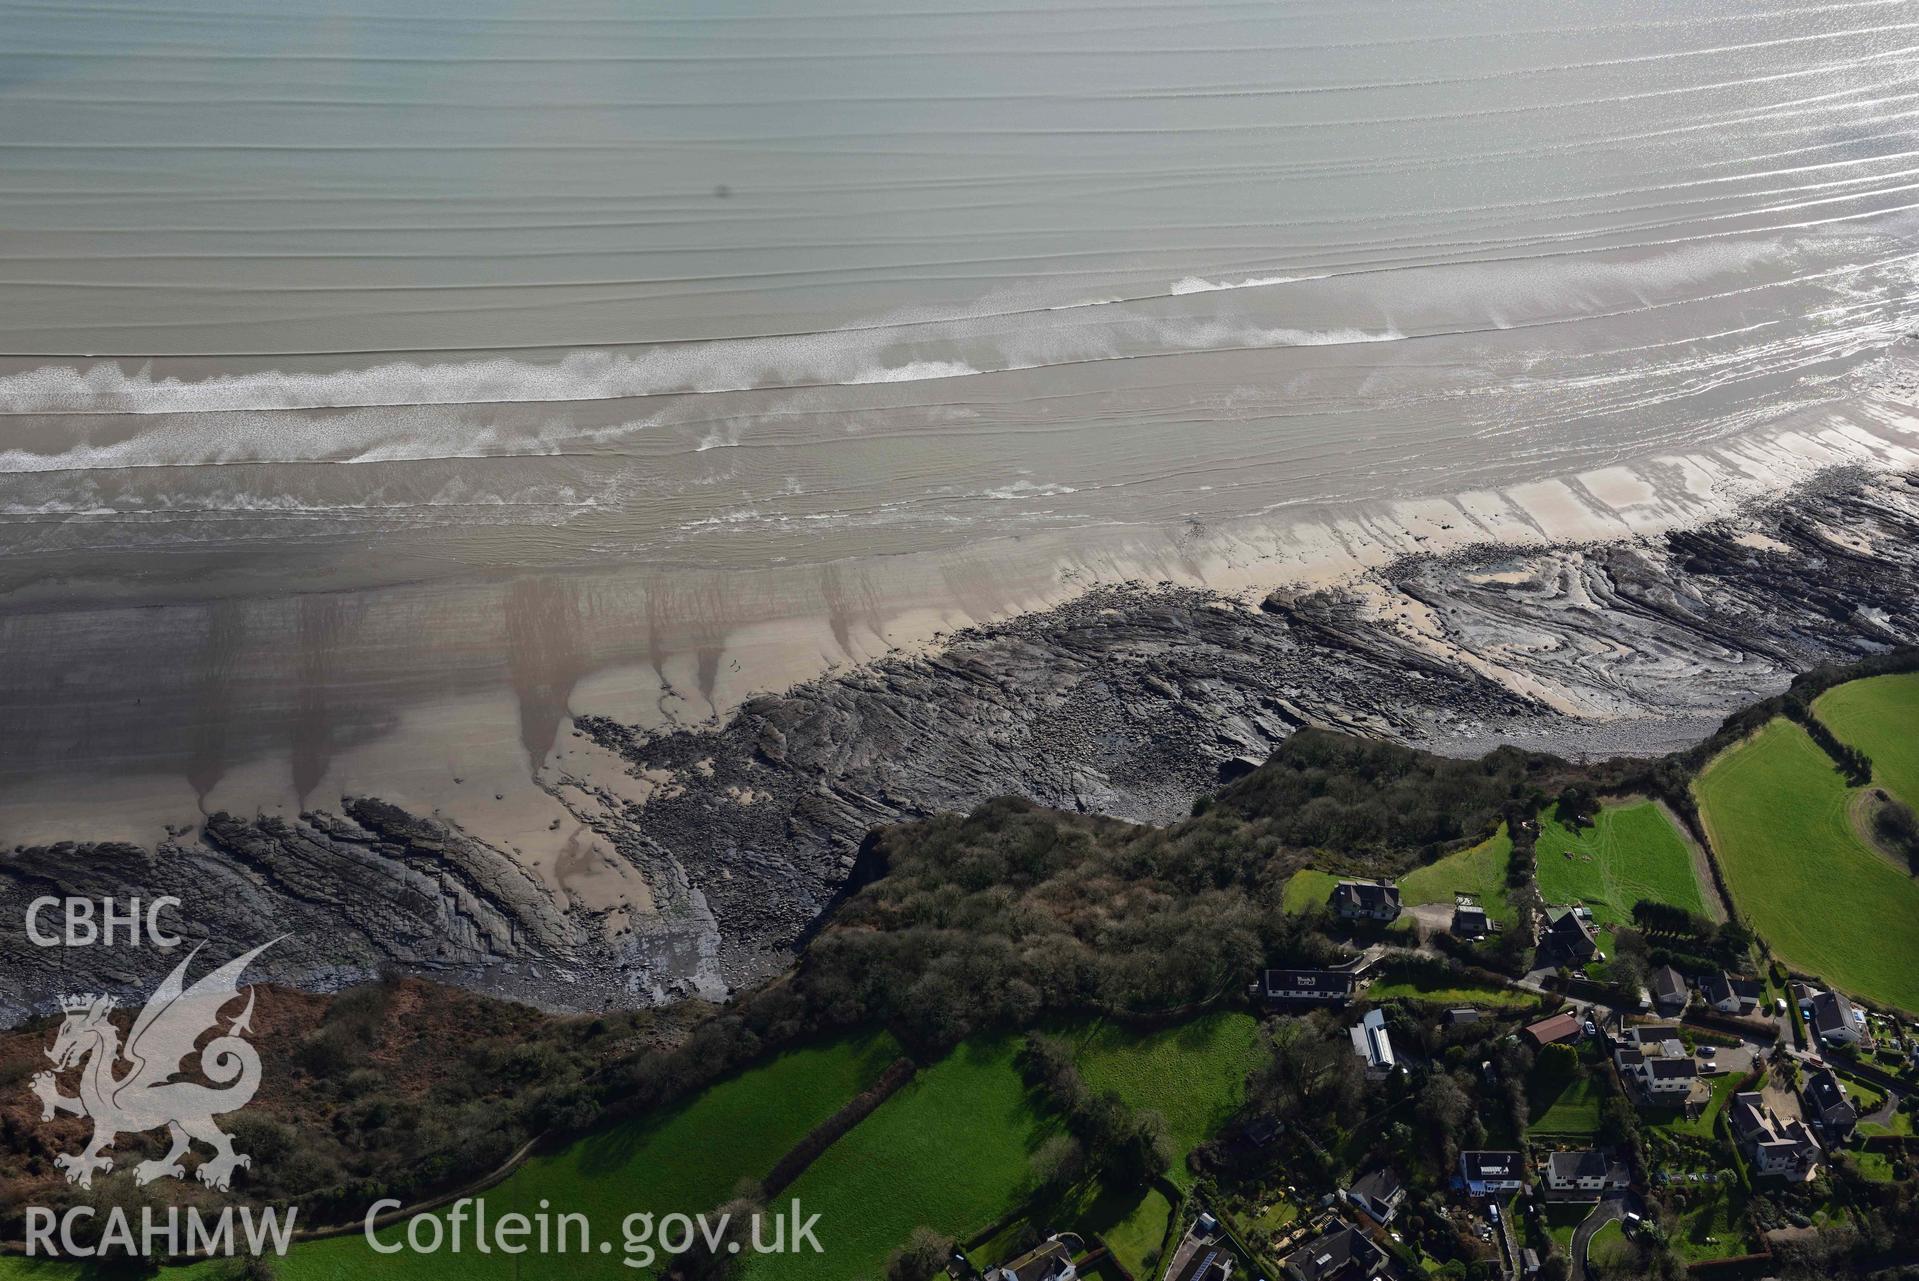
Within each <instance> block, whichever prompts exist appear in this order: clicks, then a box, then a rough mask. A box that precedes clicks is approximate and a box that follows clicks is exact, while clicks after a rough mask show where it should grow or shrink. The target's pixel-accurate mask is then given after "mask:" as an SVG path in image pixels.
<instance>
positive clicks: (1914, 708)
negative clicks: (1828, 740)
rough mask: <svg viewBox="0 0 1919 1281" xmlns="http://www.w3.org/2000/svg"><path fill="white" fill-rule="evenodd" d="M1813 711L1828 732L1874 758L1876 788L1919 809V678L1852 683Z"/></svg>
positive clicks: (1880, 678)
mask: <svg viewBox="0 0 1919 1281" xmlns="http://www.w3.org/2000/svg"><path fill="white" fill-rule="evenodd" d="M1812 708H1813V712H1814V714H1816V715H1817V716H1818V717H1819V719H1820V720H1822V721H1824V722H1825V723H1826V728H1827V729H1830V730H1831V731H1832V732H1833V733H1834V734H1835V735H1837V736H1838V737H1839V738H1840V739H1842V740H1844V741H1845V742H1848V743H1850V744H1852V745H1853V746H1854V747H1856V748H1858V749H1859V750H1860V751H1862V752H1864V753H1865V754H1866V755H1868V756H1870V757H1872V777H1873V781H1874V782H1875V783H1877V784H1878V785H1879V786H1881V787H1883V788H1885V789H1886V790H1887V791H1889V792H1891V793H1892V794H1893V795H1895V796H1897V797H1898V798H1899V799H1900V800H1902V801H1904V802H1905V803H1906V804H1908V805H1912V806H1915V807H1919V673H1910V674H1907V675H1904V676H1872V677H1868V678H1867V679H1865V680H1862V681H1848V682H1847V683H1846V684H1844V685H1838V686H1835V687H1833V688H1832V689H1829V690H1827V691H1826V692H1825V693H1823V694H1821V695H1820V696H1819V697H1818V698H1817V699H1816V700H1814V702H1813V705H1812Z"/></svg>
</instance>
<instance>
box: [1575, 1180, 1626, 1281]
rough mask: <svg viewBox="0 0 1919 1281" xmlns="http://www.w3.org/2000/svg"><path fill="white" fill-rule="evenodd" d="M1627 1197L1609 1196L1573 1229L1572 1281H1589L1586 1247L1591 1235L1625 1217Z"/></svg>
mask: <svg viewBox="0 0 1919 1281" xmlns="http://www.w3.org/2000/svg"><path fill="white" fill-rule="evenodd" d="M1626 1202H1627V1197H1626V1196H1625V1195H1623V1194H1621V1195H1619V1196H1609V1197H1607V1198H1606V1199H1605V1200H1603V1201H1601V1202H1600V1203H1599V1204H1598V1205H1595V1206H1594V1207H1593V1209H1592V1213H1591V1214H1589V1215H1587V1216H1586V1217H1585V1218H1583V1219H1581V1220H1580V1221H1579V1226H1578V1227H1576V1228H1574V1229H1573V1244H1572V1256H1573V1258H1572V1262H1573V1281H1590V1276H1591V1274H1590V1273H1588V1272H1587V1271H1586V1246H1587V1245H1588V1244H1589V1243H1590V1242H1591V1241H1592V1239H1593V1233H1595V1232H1597V1231H1599V1229H1601V1228H1603V1227H1605V1226H1606V1225H1607V1224H1608V1223H1611V1222H1612V1221H1613V1220H1615V1219H1623V1218H1625V1217H1626V1210H1627V1205H1626Z"/></svg>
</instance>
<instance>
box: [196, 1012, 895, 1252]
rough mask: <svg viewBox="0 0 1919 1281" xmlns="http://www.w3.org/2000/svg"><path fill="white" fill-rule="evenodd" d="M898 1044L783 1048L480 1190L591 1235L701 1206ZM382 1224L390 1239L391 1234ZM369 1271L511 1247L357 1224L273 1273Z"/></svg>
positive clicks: (879, 1041) (860, 1082)
mask: <svg viewBox="0 0 1919 1281" xmlns="http://www.w3.org/2000/svg"><path fill="white" fill-rule="evenodd" d="M899 1052H900V1049H899V1045H898V1043H897V1042H895V1041H894V1040H893V1038H892V1037H891V1036H888V1035H886V1034H884V1033H879V1034H873V1035H868V1036H862V1037H859V1038H856V1039H852V1040H847V1041H838V1042H833V1043H830V1044H828V1045H824V1046H819V1047H816V1048H811V1049H803V1050H795V1051H792V1052H790V1053H787V1054H783V1055H781V1056H780V1057H778V1058H776V1059H774V1060H772V1061H770V1062H768V1063H766V1064H764V1065H763V1066H760V1067H757V1068H753V1069H750V1070H748V1071H746V1072H744V1073H742V1074H740V1075H739V1076H736V1077H732V1078H730V1079H728V1080H725V1081H722V1082H720V1083H719V1084H718V1085H715V1086H713V1087H712V1088H711V1089H709V1090H707V1091H705V1092H704V1093H702V1094H701V1095H699V1097H697V1098H696V1099H694V1100H693V1101H692V1102H690V1103H688V1104H687V1105H685V1106H684V1107H682V1108H680V1109H679V1110H677V1111H675V1112H672V1113H670V1114H668V1115H667V1116H665V1117H662V1118H657V1119H645V1120H639V1121H632V1122H628V1123H626V1124H624V1125H619V1126H615V1127H614V1128H612V1129H610V1130H607V1131H605V1132H603V1133H601V1134H597V1135H594V1136H592V1137H590V1138H586V1139H582V1140H581V1141H579V1142H578V1143H575V1144H573V1145H572V1146H571V1147H568V1148H566V1149H565V1150H563V1151H561V1152H558V1153H556V1154H554V1155H553V1156H550V1157H536V1158H534V1159H533V1160H530V1161H528V1162H527V1163H526V1164H525V1165H524V1166H522V1167H521V1168H520V1169H519V1170H517V1171H515V1172H514V1174H513V1176H512V1177H511V1178H509V1179H507V1180H506V1181H505V1182H504V1183H502V1184H500V1185H499V1186H498V1187H496V1188H493V1189H491V1190H490V1191H488V1192H487V1193H486V1194H485V1195H486V1204H487V1207H488V1210H489V1212H490V1213H492V1214H495V1215H497V1214H505V1213H508V1212H510V1211H519V1212H521V1213H532V1212H535V1211H537V1209H538V1206H539V1202H540V1201H541V1200H542V1199H544V1200H547V1201H549V1202H551V1205H552V1208H553V1209H554V1210H555V1211H558V1210H567V1211H577V1212H579V1213H583V1214H586V1215H589V1216H590V1218H591V1221H592V1223H593V1225H594V1230H595V1233H596V1235H606V1234H613V1235H614V1236H615V1239H616V1240H617V1235H618V1233H619V1230H620V1223H621V1221H622V1220H623V1219H624V1218H625V1217H626V1216H627V1215H629V1214H632V1213H634V1212H636V1211H651V1212H652V1213H653V1214H655V1215H663V1214H668V1213H673V1212H675V1211H677V1212H681V1213H699V1212H702V1211H706V1210H711V1209H713V1208H715V1207H717V1206H719V1205H720V1204H722V1203H723V1202H725V1201H726V1200H727V1199H728V1198H729V1197H731V1196H732V1195H733V1189H734V1185H735V1184H736V1183H738V1181H739V1180H740V1179H741V1178H760V1177H762V1176H764V1175H765V1174H766V1173H767V1172H768V1171H769V1170H771V1169H772V1168H773V1163H774V1162H775V1161H777V1160H779V1158H780V1157H781V1156H783V1155H785V1153H786V1151H787V1150H788V1149H789V1148H791V1147H792V1146H793V1145H794V1144H795V1143H797V1142H799V1140H800V1139H801V1138H803V1137H804V1136H805V1135H806V1133H807V1132H808V1131H809V1130H811V1129H812V1128H813V1127H814V1126H816V1125H818V1124H819V1123H820V1122H822V1121H824V1120H825V1119H826V1118H827V1117H829V1116H831V1115H832V1114H833V1113H834V1112H836V1111H838V1110H839V1109H840V1108H841V1107H844V1106H845V1105H846V1104H847V1103H848V1102H850V1101H851V1100H852V1099H853V1097H854V1096H855V1095H857V1094H858V1093H859V1092H860V1091H861V1090H864V1089H865V1088H866V1087H867V1086H868V1085H871V1084H872V1083H873V1081H874V1080H875V1079H876V1078H877V1077H878V1076H879V1074H880V1073H881V1072H882V1071H884V1070H885V1068H886V1065H887V1064H888V1063H891V1062H892V1061H893V1060H894V1059H895V1058H897V1057H899ZM909 1088H910V1087H909ZM384 1235H385V1236H386V1237H387V1239H395V1238H396V1237H397V1235H398V1234H397V1232H388V1233H386V1234H384ZM523 1270H524V1269H523ZM212 1271H213V1270H212V1269H211V1268H201V1269H194V1270H192V1271H182V1272H180V1273H174V1274H169V1275H176V1276H182V1277H184V1276H190V1275H197V1274H199V1273H201V1272H208V1273H211V1272H212ZM565 1271H566V1273H567V1275H568V1276H605V1277H614V1276H622V1277H632V1276H640V1275H647V1274H646V1273H642V1272H638V1271H636V1270H635V1269H631V1268H627V1267H623V1266H622V1265H621V1263H620V1260H619V1255H618V1253H617V1252H616V1253H615V1254H613V1255H612V1256H610V1257H604V1258H598V1257H596V1258H591V1259H569V1260H568V1261H567V1264H566V1268H565ZM376 1273H377V1275H379V1276H380V1277H382V1278H389V1277H391V1278H416V1277H417V1278H421V1279H422V1281H426V1279H429V1278H430V1279H432V1281H440V1279H442V1278H450V1277H457V1278H459V1279H460V1281H479V1279H480V1278H486V1277H495V1276H497V1277H512V1276H514V1275H515V1271H514V1267H513V1261H512V1260H511V1259H507V1258H503V1257H502V1256H501V1255H498V1254H493V1255H480V1254H476V1253H473V1252H471V1251H470V1250H469V1251H467V1252H465V1253H462V1254H460V1255H459V1256H457V1257H456V1256H452V1255H417V1254H414V1253H412V1252H411V1251H408V1252H405V1253H401V1254H396V1255H391V1256H388V1257H376V1256H375V1255H374V1254H373V1252H372V1250H371V1249H370V1248H369V1247H368V1246H367V1245H366V1243H365V1242H364V1241H363V1240H362V1239H361V1238H360V1236H359V1235H358V1234H357V1233H356V1234H354V1235H352V1236H348V1237H339V1238H335V1239H332V1240H328V1241H316V1242H313V1243H311V1244H309V1245H303V1246H299V1247H297V1248H296V1249H294V1250H293V1251H292V1252H290V1253H289V1254H288V1256H287V1258H286V1260H285V1261H284V1262H283V1263H282V1264H281V1266H280V1276H281V1277H282V1278H283V1279H284V1281H360V1279H361V1278H364V1277H367V1276H371V1275H375V1274H376Z"/></svg>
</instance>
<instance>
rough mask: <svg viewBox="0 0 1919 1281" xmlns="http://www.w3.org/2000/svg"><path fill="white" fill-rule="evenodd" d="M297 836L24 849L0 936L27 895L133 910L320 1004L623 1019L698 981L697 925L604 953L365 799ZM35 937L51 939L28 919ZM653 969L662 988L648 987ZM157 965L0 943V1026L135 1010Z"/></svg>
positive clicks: (154, 960)
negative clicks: (589, 1013) (619, 1009)
mask: <svg viewBox="0 0 1919 1281" xmlns="http://www.w3.org/2000/svg"><path fill="white" fill-rule="evenodd" d="M343 808H344V811H345V812H344V813H343V814H332V813H326V812H319V811H315V812H310V813H306V814H302V815H301V816H300V818H299V819H298V820H297V821H289V820H286V819H282V818H251V819H242V818H236V817H234V816H232V815H229V814H214V815H212V816H211V817H209V818H208V819H207V821H206V824H205V826H204V828H203V829H202V830H201V831H200V832H199V833H198V834H197V839H187V838H184V837H182V838H176V839H174V840H171V841H168V842H165V843H163V844H162V845H160V846H159V847H158V848H157V849H155V850H152V851H148V850H144V849H141V848H140V847H138V846H134V845H127V844H118V843H107V844H96V845H80V844H71V843H67V844H59V845H50V846H29V847H23V848H21V849H18V850H15V851H13V852H12V853H11V854H10V855H7V856H6V857H4V858H0V919H6V920H11V921H16V922H24V920H25V917H26V913H27V909H28V906H29V904H30V903H31V902H32V901H33V900H34V899H35V898H38V897H41V896H43V895H52V896H57V897H61V898H65V897H76V898H88V899H93V900H96V901H100V900H105V899H107V898H113V899H116V900H118V902H119V904H120V906H121V908H122V910H124V909H125V907H126V906H127V904H128V900H129V898H130V897H132V896H135V895H137V896H139V897H140V898H141V899H143V900H144V901H145V902H146V903H149V904H150V903H151V902H152V901H153V900H154V899H156V898H158V897H160V896H163V895H171V896H173V897H175V898H178V899H179V900H181V903H182V907H181V909H180V910H179V911H178V912H177V913H169V914H168V915H166V916H164V917H163V918H162V924H163V926H165V927H166V928H167V929H169V930H171V931H174V932H177V933H179V934H180V935H181V936H182V937H183V939H184V940H185V945H186V946H188V947H191V946H193V945H194V944H195V943H198V942H202V941H204V942H205V943H206V944H207V946H208V948H209V955H210V957H211V958H215V959H218V960H225V959H227V958H228V957H230V956H232V955H233V954H235V953H238V952H240V951H243V950H245V949H246V948H249V947H252V946H254V945H256V944H259V943H263V942H266V941H267V940H268V939H270V938H277V939H278V940H279V941H278V942H277V943H275V945H274V946H273V947H272V948H270V949H269V950H268V951H267V952H266V953H265V954H263V955H262V956H261V958H260V959H259V961H258V962H256V963H255V967H254V969H253V970H252V971H250V972H249V974H250V977H257V978H263V979H269V980H273V981H277V982H281V983H285V984H287V985H289V986H295V987H300V988H305V989H308V990H327V991H330V990H333V989H337V988H339V987H343V986H346V985H348V984H351V983H356V982H361V981H364V980H366V979H368V978H372V977H374V976H376V975H377V974H379V973H381V972H382V971H385V970H403V971H405V972H407V973H411V974H418V975H422V976H425V977H430V978H434V979H439V980H441V981H443V982H449V983H459V984H464V985H467V986H471V987H477V988H483V989H485V990H487V991H490V992H494V993H497V994H499V995H502V996H508V997H513V998H516V999H520V1000H524V1001H528V1002H530V1003H533V1004H537V1005H543V1006H548V1007H552V1008H561V1009H582V1008H583V1009H592V1008H603V1007H606V1006H611V1005H620V1004H637V1003H645V1002H648V1001H656V1000H660V999H665V998H668V997H671V996H674V995H681V994H686V993H689V992H691V991H692V990H693V988H692V986H691V984H692V983H693V982H694V981H695V980H696V979H697V977H698V976H699V975H701V973H702V971H703V970H706V969H710V968H711V962H712V954H713V949H712V946H711V944H710V941H709V940H710V939H711V937H712V927H711V922H710V920H709V921H698V920H689V921H688V922H687V924H686V927H685V928H684V929H683V930H682V931H681V932H680V933H678V934H676V932H675V931H674V930H673V929H672V928H670V927H667V926H663V928H662V930H661V931H660V932H659V933H658V934H657V935H656V936H651V937H648V938H646V939H644V940H641V941H638V942H627V941H623V940H620V939H610V938H609V937H608V933H607V931H606V930H605V929H604V928H603V922H601V921H600V920H599V919H598V918H597V917H595V916H594V915H592V914H588V913H565V912H562V911H560V910H559V909H558V908H557V907H556V906H555V904H554V901H553V899H552V897H551V896H550V895H548V894H547V893H546V891H545V890H544V888H543V887H542V886H540V885H539V884H538V883H537V882H535V881H534V880H533V879H532V878H531V877H529V876H528V875H527V874H526V872H525V871H524V870H522V868H521V867H520V865H519V863H518V862H517V861H515V860H514V859H512V858H511V857H509V856H508V855H506V854H505V853H503V852H502V851H500V850H497V849H494V848H493V847H492V846H490V845H487V844H485V843H484V842H481V841H478V840H475V839H473V838H472V837H471V836H468V835H466V834H465V833H462V832H460V831H458V830H457V829H455V828H452V827H449V826H447V825H445V824H443V823H440V822H437V821H435V820H432V819H427V818H421V817H418V816H416V815H412V814H408V813H406V812H405V811H403V810H400V809H398V808H396V807H394V806H392V805H388V804H385V803H384V802H381V801H378V800H371V799H349V800H347V801H346V802H345V804H344V807H343ZM38 924H39V926H40V928H41V930H42V931H43V932H55V931H58V929H59V928H60V916H59V909H57V908H56V909H54V910H53V911H50V912H43V913H42V915H41V919H40V920H39V922H38ZM662 953H663V954H664V959H665V961H666V965H665V966H664V974H663V976H662V975H661V974H660V973H656V971H660V970H661V969H662V967H661V966H660V965H659V962H660V961H661V960H662ZM174 960H175V956H174V954H171V953H169V954H166V955H164V956H162V955H160V954H158V953H157V952H156V950H155V948H153V947H152V946H151V945H146V944H138V943H135V944H129V943H127V942H126V941H124V940H121V941H119V942H117V943H116V945H115V946H112V947H106V946H99V945H96V946H90V947H85V948H63V947H48V948H42V947H39V946H37V945H36V944H35V943H34V942H33V941H32V940H31V939H30V938H29V937H28V936H27V933H26V931H25V930H24V929H18V930H9V931H6V932H4V933H0V972H4V973H5V974H7V975H8V976H9V978H10V979H11V980H15V981H13V982H10V983H9V984H8V987H7V990H6V992H5V993H4V994H0V1019H6V1020H8V1021H12V1020H13V1019H17V1018H18V1017H20V1016H21V1015H23V1014H26V1013H29V1012H35V1011H42V1010H45V1009H47V1008H49V1007H50V1006H51V1005H52V1004H53V1002H54V1001H55V999H56V998H57V997H58V995H60V994H62V993H65V992H70V991H76V990H82V989H84V990H90V991H112V992H116V993H119V994H122V995H124V996H127V997H129V998H131V999H144V998H145V996H146V995H147V993H148V992H149V991H150V990H151V989H152V986H153V984H154V982H155V981H156V980H157V979H158V977H159V976H160V974H161V973H163V972H164V969H165V968H167V967H168V966H170V965H171V964H173V963H174Z"/></svg>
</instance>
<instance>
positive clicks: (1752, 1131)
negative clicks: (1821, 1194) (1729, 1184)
mask: <svg viewBox="0 0 1919 1281" xmlns="http://www.w3.org/2000/svg"><path fill="white" fill-rule="evenodd" d="M1729 1118H1730V1120H1731V1122H1732V1136H1733V1138H1734V1139H1735V1140H1737V1141H1738V1143H1739V1146H1740V1148H1741V1149H1743V1150H1744V1151H1745V1153H1746V1156H1747V1157H1748V1158H1749V1159H1750V1160H1751V1161H1752V1167H1753V1170H1754V1172H1755V1173H1758V1174H1763V1175H1783V1176H1784V1177H1786V1178H1789V1179H1793V1180H1803V1179H1808V1178H1811V1177H1812V1172H1813V1170H1814V1169H1815V1168H1816V1167H1817V1166H1818V1164H1819V1143H1818V1140H1816V1139H1814V1138H1813V1137H1812V1131H1811V1130H1808V1129H1807V1128H1806V1125H1805V1122H1803V1121H1782V1120H1780V1119H1779V1117H1778V1116H1777V1115H1775V1114H1774V1112H1773V1111H1772V1109H1771V1108H1768V1107H1767V1106H1766V1100H1765V1096H1764V1095H1761V1094H1757V1093H1754V1092H1751V1091H1748V1092H1746V1093H1744V1094H1735V1095H1733V1096H1732V1108H1731V1111H1730V1113H1729Z"/></svg>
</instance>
